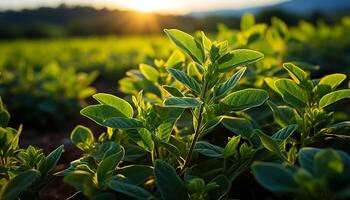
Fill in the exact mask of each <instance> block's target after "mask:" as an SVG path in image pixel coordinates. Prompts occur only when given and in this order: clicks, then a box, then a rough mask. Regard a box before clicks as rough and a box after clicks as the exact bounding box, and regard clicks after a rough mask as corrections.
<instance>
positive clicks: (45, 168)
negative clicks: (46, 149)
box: [40, 145, 64, 177]
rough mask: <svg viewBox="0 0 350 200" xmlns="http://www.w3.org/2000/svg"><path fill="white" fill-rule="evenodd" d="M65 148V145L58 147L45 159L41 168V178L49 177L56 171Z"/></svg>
mask: <svg viewBox="0 0 350 200" xmlns="http://www.w3.org/2000/svg"><path fill="white" fill-rule="evenodd" d="M63 147H64V146H63V145H61V146H59V147H57V148H56V149H55V150H53V151H52V152H51V153H50V154H49V155H48V156H47V157H46V158H45V159H44V161H43V163H42V165H41V167H40V171H41V177H47V176H48V175H49V174H50V173H51V172H52V170H54V169H55V167H56V165H57V163H58V161H59V159H60V158H61V155H62V151H63Z"/></svg>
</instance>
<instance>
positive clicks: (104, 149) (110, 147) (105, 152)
mask: <svg viewBox="0 0 350 200" xmlns="http://www.w3.org/2000/svg"><path fill="white" fill-rule="evenodd" d="M114 154H118V155H120V156H124V148H123V147H122V146H120V145H119V144H117V143H115V142H112V141H108V142H104V143H101V144H98V145H97V147H96V150H95V151H94V152H93V153H92V154H91V156H92V157H93V158H95V159H96V160H97V161H100V160H103V159H105V158H107V157H108V156H111V155H114Z"/></svg>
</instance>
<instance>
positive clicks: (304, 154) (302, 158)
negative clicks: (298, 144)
mask: <svg viewBox="0 0 350 200" xmlns="http://www.w3.org/2000/svg"><path fill="white" fill-rule="evenodd" d="M319 151H320V149H318V148H312V147H304V148H301V149H300V151H299V155H298V161H299V164H300V166H301V167H302V168H304V169H306V170H307V171H309V172H310V173H312V174H313V173H314V169H315V167H314V157H315V155H316V154H317V153H318V152H319Z"/></svg>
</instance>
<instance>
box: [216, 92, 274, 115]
mask: <svg viewBox="0 0 350 200" xmlns="http://www.w3.org/2000/svg"><path fill="white" fill-rule="evenodd" d="M268 98H269V94H268V93H267V92H266V91H265V90H262V89H253V88H248V89H243V90H240V91H237V92H233V93H231V94H229V95H228V96H226V97H225V98H224V99H222V100H221V102H220V105H223V106H224V108H223V109H225V110H226V108H227V109H229V110H246V109H249V108H253V107H257V106H260V105H262V104H263V103H264V102H265V101H266V100H267V99H268Z"/></svg>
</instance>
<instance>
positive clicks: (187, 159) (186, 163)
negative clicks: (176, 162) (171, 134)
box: [180, 79, 208, 174]
mask: <svg viewBox="0 0 350 200" xmlns="http://www.w3.org/2000/svg"><path fill="white" fill-rule="evenodd" d="M207 87H208V82H207V81H206V80H205V79H204V88H203V90H202V93H201V96H200V97H201V99H202V100H203V104H202V105H200V107H199V114H198V119H197V126H196V129H195V131H194V137H193V140H192V142H191V145H190V149H189V151H188V153H187V156H186V159H185V162H184V165H183V166H182V168H181V170H180V174H182V173H183V172H184V171H185V169H186V167H187V166H188V164H189V163H190V161H191V159H192V154H193V150H194V146H195V145H196V142H197V140H198V139H199V136H200V135H201V131H200V128H201V126H202V120H203V116H202V115H203V110H204V106H205V101H204V98H205V97H206V93H207Z"/></svg>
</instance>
